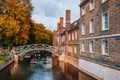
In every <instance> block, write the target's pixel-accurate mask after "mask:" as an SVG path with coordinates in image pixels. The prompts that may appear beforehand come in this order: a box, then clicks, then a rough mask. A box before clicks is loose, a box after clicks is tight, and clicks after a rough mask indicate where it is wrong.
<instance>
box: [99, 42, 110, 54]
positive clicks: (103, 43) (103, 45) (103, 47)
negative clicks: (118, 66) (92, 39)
mask: <svg viewBox="0 0 120 80" xmlns="http://www.w3.org/2000/svg"><path fill="white" fill-rule="evenodd" d="M105 41H107V44H106V43H105ZM106 45H107V47H106ZM101 47H102V55H108V53H109V48H108V47H109V43H108V40H102V46H101ZM106 49H107V52H106Z"/></svg>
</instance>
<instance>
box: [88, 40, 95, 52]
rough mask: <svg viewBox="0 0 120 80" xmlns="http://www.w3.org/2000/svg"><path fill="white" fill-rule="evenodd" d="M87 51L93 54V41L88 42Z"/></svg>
mask: <svg viewBox="0 0 120 80" xmlns="http://www.w3.org/2000/svg"><path fill="white" fill-rule="evenodd" d="M89 51H90V53H93V52H94V43H93V41H90V44H89Z"/></svg>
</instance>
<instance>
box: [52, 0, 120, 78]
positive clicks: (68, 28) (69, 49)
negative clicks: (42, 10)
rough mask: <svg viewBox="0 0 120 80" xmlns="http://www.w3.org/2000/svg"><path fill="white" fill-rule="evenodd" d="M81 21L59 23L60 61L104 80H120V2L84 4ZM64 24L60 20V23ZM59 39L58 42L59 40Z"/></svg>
mask: <svg viewBox="0 0 120 80" xmlns="http://www.w3.org/2000/svg"><path fill="white" fill-rule="evenodd" d="M79 6H80V19H78V20H76V21H75V22H73V23H71V22H70V10H66V22H65V24H66V25H65V27H63V24H62V27H61V26H60V24H59V23H58V29H57V31H54V35H56V38H55V37H54V38H53V40H54V41H56V42H54V41H53V42H54V44H56V45H57V46H58V48H59V50H60V51H59V52H60V54H62V55H61V56H60V59H62V60H63V61H65V62H68V63H70V64H72V65H74V66H76V67H78V68H80V69H81V70H83V71H84V72H86V71H87V73H89V74H92V75H95V76H96V77H99V78H100V79H103V80H119V79H120V76H119V75H120V0H80V5H79ZM61 22H62V23H63V21H61V20H60V23H61ZM55 39H56V40H55Z"/></svg>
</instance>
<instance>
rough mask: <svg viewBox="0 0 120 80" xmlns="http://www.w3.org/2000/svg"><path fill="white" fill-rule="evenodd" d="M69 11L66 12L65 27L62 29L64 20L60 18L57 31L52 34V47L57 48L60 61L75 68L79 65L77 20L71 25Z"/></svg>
mask: <svg viewBox="0 0 120 80" xmlns="http://www.w3.org/2000/svg"><path fill="white" fill-rule="evenodd" d="M70 18H71V11H70V10H66V20H65V21H66V22H65V23H66V25H65V27H63V24H64V22H63V21H64V19H63V18H62V17H61V18H60V22H59V23H58V25H57V26H58V28H57V31H54V33H53V45H55V46H58V48H59V54H61V56H60V57H59V59H60V60H64V61H66V62H68V63H71V64H73V65H75V66H78V63H79V38H78V37H79V36H78V31H79V20H76V21H75V22H73V23H72V24H71V21H70Z"/></svg>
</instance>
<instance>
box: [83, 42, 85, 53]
mask: <svg viewBox="0 0 120 80" xmlns="http://www.w3.org/2000/svg"><path fill="white" fill-rule="evenodd" d="M82 51H83V52H85V43H84V42H83V43H82Z"/></svg>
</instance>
